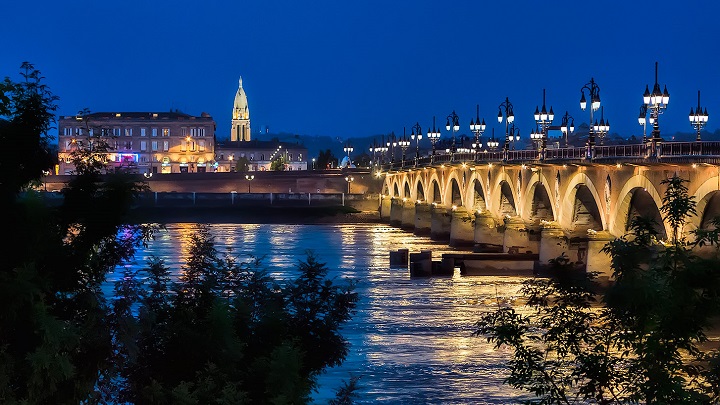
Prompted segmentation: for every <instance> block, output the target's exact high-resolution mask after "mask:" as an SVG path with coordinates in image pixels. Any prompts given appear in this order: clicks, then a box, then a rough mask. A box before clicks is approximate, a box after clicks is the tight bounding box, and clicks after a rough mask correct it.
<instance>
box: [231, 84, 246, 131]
mask: <svg viewBox="0 0 720 405" xmlns="http://www.w3.org/2000/svg"><path fill="white" fill-rule="evenodd" d="M230 140H231V141H250V109H249V108H248V102H247V96H246V95H245V90H243V86H242V77H241V78H240V84H239V86H238V90H237V93H235V102H234V103H233V113H232V129H231V132H230Z"/></svg>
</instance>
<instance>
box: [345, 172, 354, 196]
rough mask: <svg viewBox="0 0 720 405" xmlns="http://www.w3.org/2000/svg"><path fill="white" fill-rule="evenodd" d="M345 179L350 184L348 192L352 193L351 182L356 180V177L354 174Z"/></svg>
mask: <svg viewBox="0 0 720 405" xmlns="http://www.w3.org/2000/svg"><path fill="white" fill-rule="evenodd" d="M345 181H347V184H348V194H350V183H352V182H353V181H355V178H354V177H353V176H346V177H345Z"/></svg>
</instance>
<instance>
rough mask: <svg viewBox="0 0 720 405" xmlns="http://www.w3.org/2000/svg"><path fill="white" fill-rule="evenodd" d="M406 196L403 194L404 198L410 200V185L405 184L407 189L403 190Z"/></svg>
mask: <svg viewBox="0 0 720 405" xmlns="http://www.w3.org/2000/svg"><path fill="white" fill-rule="evenodd" d="M403 191H404V192H405V194H403V197H405V198H410V184H408V183H407V182H405V189H404V190H403Z"/></svg>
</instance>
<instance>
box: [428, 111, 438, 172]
mask: <svg viewBox="0 0 720 405" xmlns="http://www.w3.org/2000/svg"><path fill="white" fill-rule="evenodd" d="M427 137H428V139H430V143H432V156H435V144H436V143H437V141H438V140H440V130H439V129H437V128H436V127H435V116H434V115H433V126H432V129H430V128H428V133H427ZM431 159H432V158H431ZM431 162H432V160H431Z"/></svg>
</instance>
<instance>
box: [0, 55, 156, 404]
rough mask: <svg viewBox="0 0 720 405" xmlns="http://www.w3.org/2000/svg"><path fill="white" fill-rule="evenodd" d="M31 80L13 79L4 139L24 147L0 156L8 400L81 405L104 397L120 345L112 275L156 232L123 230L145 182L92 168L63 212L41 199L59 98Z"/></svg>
mask: <svg viewBox="0 0 720 405" xmlns="http://www.w3.org/2000/svg"><path fill="white" fill-rule="evenodd" d="M21 69H22V73H21V74H22V76H23V81H22V82H20V83H14V82H12V81H11V80H10V79H5V82H4V84H3V91H2V93H3V97H2V106H0V111H2V112H3V114H5V117H6V119H5V120H4V121H3V122H2V124H1V125H0V138H1V139H3V140H7V141H8V144H14V145H22V147H21V148H19V149H18V150H17V153H10V154H4V155H3V156H2V157H0V172H2V173H3V176H6V175H7V174H8V172H12V173H13V175H14V176H15V177H14V178H13V179H12V180H10V181H6V179H5V178H4V177H3V180H2V184H0V190H1V192H2V194H3V196H4V198H5V200H4V201H3V203H4V204H3V208H4V209H5V212H4V215H5V222H4V224H5V225H6V227H7V228H6V229H7V230H8V231H10V234H12V238H6V239H5V241H4V243H3V244H2V247H3V252H2V257H3V260H2V261H1V262H0V403H3V404H16V403H28V404H36V403H38V404H40V403H81V402H82V401H87V402H99V401H102V400H104V399H105V398H106V394H107V391H106V388H107V387H108V386H109V383H110V381H111V380H112V377H113V376H112V368H113V364H112V357H113V345H112V339H111V325H110V323H109V321H108V316H107V315H108V309H109V307H108V305H107V303H106V299H105V297H104V295H103V293H102V291H101V285H102V284H103V282H104V281H105V278H106V275H107V273H108V272H109V271H111V270H112V269H114V268H115V266H117V265H118V264H120V263H122V262H123V261H124V260H126V259H128V258H129V257H131V256H132V254H133V253H134V249H135V248H136V247H137V246H138V245H139V244H141V243H143V242H144V241H146V240H147V238H148V237H149V235H150V233H151V227H146V226H128V225H125V224H124V223H125V221H124V217H125V214H126V213H127V210H128V209H129V207H130V203H131V202H132V201H133V199H134V198H135V197H136V196H137V193H138V192H139V191H141V190H143V184H142V183H135V182H129V181H127V179H124V178H108V179H107V180H106V181H103V182H100V183H98V182H97V180H98V179H99V174H98V172H97V171H96V170H95V169H94V168H93V167H89V166H88V167H85V168H83V169H81V170H79V171H78V174H77V176H76V177H75V178H74V179H73V181H71V182H70V183H69V184H68V185H67V191H66V192H65V193H64V197H65V198H64V200H63V203H62V205H61V206H59V207H48V206H46V205H45V204H44V203H43V201H42V199H41V198H40V195H38V194H37V193H34V192H28V193H19V191H20V190H22V189H24V185H25V184H26V183H27V182H30V181H32V180H33V179H34V178H39V177H40V176H41V175H42V171H43V170H46V169H47V168H48V167H47V162H48V161H49V160H48V145H47V142H48V141H49V140H50V139H51V137H50V136H49V135H48V134H47V131H48V130H49V128H50V127H51V125H52V122H53V113H52V112H53V111H54V110H55V105H54V102H55V100H56V99H57V97H55V96H54V95H52V93H51V92H50V91H49V89H48V88H47V87H46V86H45V85H44V84H42V76H41V75H40V73H39V72H38V71H37V70H35V69H34V67H33V66H32V65H31V64H29V63H24V64H23V65H22V67H21Z"/></svg>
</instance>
